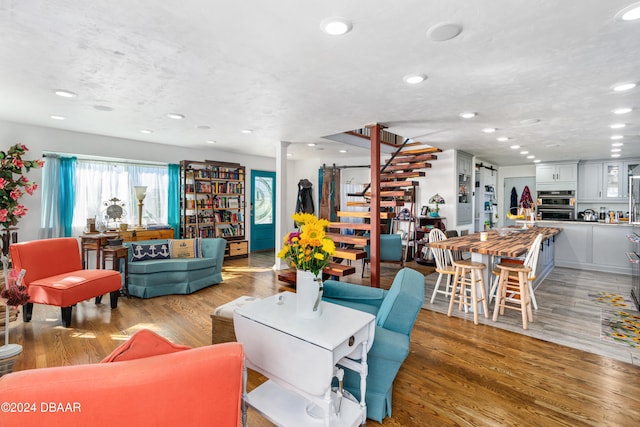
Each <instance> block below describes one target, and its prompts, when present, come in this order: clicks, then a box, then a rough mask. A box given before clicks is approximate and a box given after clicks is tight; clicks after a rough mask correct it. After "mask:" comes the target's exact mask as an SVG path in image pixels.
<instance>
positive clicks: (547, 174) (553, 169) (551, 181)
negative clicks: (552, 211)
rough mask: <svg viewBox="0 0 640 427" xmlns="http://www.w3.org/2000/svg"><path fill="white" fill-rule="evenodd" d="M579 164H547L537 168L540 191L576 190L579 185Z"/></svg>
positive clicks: (537, 185) (537, 182) (537, 186)
mask: <svg viewBox="0 0 640 427" xmlns="http://www.w3.org/2000/svg"><path fill="white" fill-rule="evenodd" d="M577 180H578V163H577V162H575V163H547V164H540V165H537V166H536V188H537V189H538V191H541V190H542V191H548V190H575V189H576V187H577V185H578V183H577Z"/></svg>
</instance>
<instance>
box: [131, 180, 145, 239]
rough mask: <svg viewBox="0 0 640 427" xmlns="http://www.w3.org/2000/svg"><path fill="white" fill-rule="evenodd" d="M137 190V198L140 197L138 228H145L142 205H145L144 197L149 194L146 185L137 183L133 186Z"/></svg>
mask: <svg viewBox="0 0 640 427" xmlns="http://www.w3.org/2000/svg"><path fill="white" fill-rule="evenodd" d="M133 189H134V190H135V192H136V199H138V226H137V227H136V229H138V230H141V229H144V227H143V226H142V206H144V203H143V201H144V198H145V197H146V195H147V187H146V186H145V185H136V186H135V187H133Z"/></svg>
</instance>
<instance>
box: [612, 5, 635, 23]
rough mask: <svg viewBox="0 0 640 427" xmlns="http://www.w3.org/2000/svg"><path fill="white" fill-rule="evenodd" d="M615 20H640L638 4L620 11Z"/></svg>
mask: <svg viewBox="0 0 640 427" xmlns="http://www.w3.org/2000/svg"><path fill="white" fill-rule="evenodd" d="M616 19H619V20H621V21H635V20H636V19H640V3H634V4H632V5H629V6H627V7H625V8H624V9H622V10H621V11H620V12H618V13H617V14H616Z"/></svg>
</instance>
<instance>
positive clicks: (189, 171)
mask: <svg viewBox="0 0 640 427" xmlns="http://www.w3.org/2000/svg"><path fill="white" fill-rule="evenodd" d="M180 174H181V177H180V180H181V185H180V187H181V189H180V192H181V198H180V236H181V237H183V238H194V237H222V238H224V239H227V241H228V244H227V249H226V253H225V256H227V257H243V256H247V255H248V249H249V248H248V242H247V241H246V240H245V185H244V184H245V183H244V180H245V167H244V166H241V165H240V164H238V163H226V162H213V161H207V160H205V161H191V160H182V161H181V162H180Z"/></svg>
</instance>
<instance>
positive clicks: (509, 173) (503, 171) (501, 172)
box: [496, 164, 536, 226]
mask: <svg viewBox="0 0 640 427" xmlns="http://www.w3.org/2000/svg"><path fill="white" fill-rule="evenodd" d="M527 176H532V177H534V178H535V176H536V165H533V164H532V165H519V166H502V167H499V168H498V187H497V188H496V192H497V194H496V198H497V199H498V215H499V218H498V225H499V226H502V225H503V224H504V218H502V216H503V215H502V212H504V192H505V191H507V190H506V189H505V188H504V180H505V178H520V177H527ZM531 190H532V191H535V189H531ZM531 196H532V197H534V198H535V194H532V195H531Z"/></svg>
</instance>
